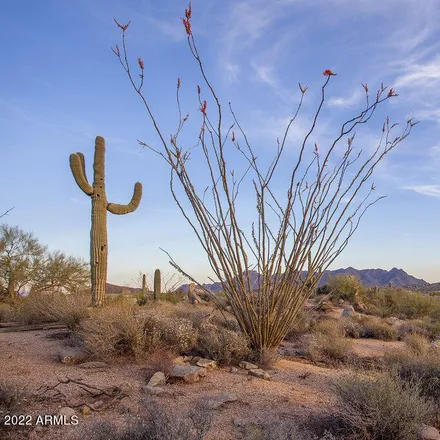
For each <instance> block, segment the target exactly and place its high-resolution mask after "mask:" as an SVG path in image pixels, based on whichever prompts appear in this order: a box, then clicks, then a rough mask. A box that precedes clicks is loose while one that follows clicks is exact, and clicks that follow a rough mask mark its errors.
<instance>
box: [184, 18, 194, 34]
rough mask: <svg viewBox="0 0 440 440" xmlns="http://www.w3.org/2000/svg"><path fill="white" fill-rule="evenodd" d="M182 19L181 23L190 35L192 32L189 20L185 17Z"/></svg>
mask: <svg viewBox="0 0 440 440" xmlns="http://www.w3.org/2000/svg"><path fill="white" fill-rule="evenodd" d="M182 21H183V25H184V26H185V31H186V33H187V35H188V36H189V35H191V34H192V30H191V23H190V21H189V20H187V19H186V18H182Z"/></svg>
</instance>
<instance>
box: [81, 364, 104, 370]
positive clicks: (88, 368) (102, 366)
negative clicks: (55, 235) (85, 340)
mask: <svg viewBox="0 0 440 440" xmlns="http://www.w3.org/2000/svg"><path fill="white" fill-rule="evenodd" d="M107 367H108V364H106V363H105V362H83V363H82V364H79V365H78V368H84V369H85V370H93V369H97V368H107Z"/></svg>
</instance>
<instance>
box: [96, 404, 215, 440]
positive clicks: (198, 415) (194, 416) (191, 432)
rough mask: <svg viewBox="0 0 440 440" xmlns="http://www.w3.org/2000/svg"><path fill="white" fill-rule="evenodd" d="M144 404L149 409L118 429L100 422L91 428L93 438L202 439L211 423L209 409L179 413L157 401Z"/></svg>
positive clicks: (112, 439)
mask: <svg viewBox="0 0 440 440" xmlns="http://www.w3.org/2000/svg"><path fill="white" fill-rule="evenodd" d="M142 405H143V406H145V407H146V408H147V410H148V412H147V413H146V414H145V415H144V416H142V417H137V418H136V419H134V420H133V419H132V420H129V422H128V423H127V424H126V426H125V427H123V428H122V429H117V428H116V427H114V426H113V425H112V424H110V423H108V422H107V423H106V422H104V423H102V422H98V423H95V424H94V425H92V426H91V427H90V428H89V432H88V435H87V438H90V439H91V440H165V439H166V440H203V439H204V438H205V436H206V434H207V433H208V431H209V429H210V426H211V419H212V415H211V412H210V411H207V410H206V409H203V408H199V407H197V406H196V408H195V409H194V410H193V411H189V412H187V413H186V414H183V415H180V416H176V415H173V414H171V413H170V412H168V411H167V410H166V407H165V406H164V405H162V404H161V403H159V402H158V401H157V400H155V399H152V398H149V399H144V401H143V402H142Z"/></svg>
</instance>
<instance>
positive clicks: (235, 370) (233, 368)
mask: <svg viewBox="0 0 440 440" xmlns="http://www.w3.org/2000/svg"><path fill="white" fill-rule="evenodd" d="M229 372H230V373H237V372H238V368H235V367H231V368H229Z"/></svg>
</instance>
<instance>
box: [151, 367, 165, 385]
mask: <svg viewBox="0 0 440 440" xmlns="http://www.w3.org/2000/svg"><path fill="white" fill-rule="evenodd" d="M166 382H167V379H166V377H165V374H163V373H162V371H158V372H157V373H154V374H153V375H152V376H151V378H150V380H149V381H148V385H147V386H149V387H160V386H163V385H165V384H166Z"/></svg>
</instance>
